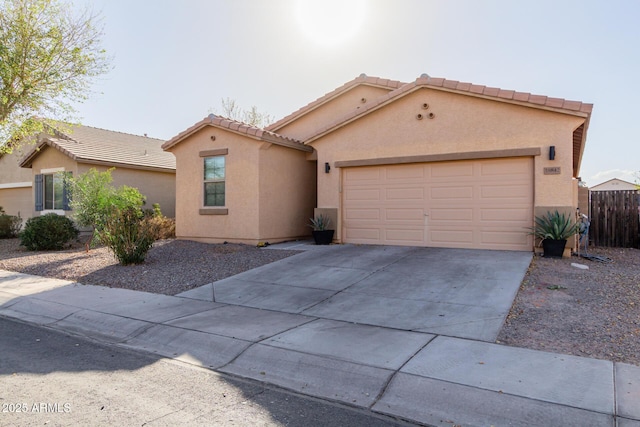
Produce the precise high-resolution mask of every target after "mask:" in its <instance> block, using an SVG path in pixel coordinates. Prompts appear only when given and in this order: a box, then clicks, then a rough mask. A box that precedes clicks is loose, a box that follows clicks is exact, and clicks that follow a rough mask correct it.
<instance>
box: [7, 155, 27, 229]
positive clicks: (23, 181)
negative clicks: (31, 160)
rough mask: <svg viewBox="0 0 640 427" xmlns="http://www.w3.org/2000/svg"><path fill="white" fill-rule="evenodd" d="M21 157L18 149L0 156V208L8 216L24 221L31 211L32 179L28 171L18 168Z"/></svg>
mask: <svg viewBox="0 0 640 427" xmlns="http://www.w3.org/2000/svg"><path fill="white" fill-rule="evenodd" d="M23 155H24V153H23V152H21V151H20V150H19V149H16V150H13V152H12V153H11V154H4V155H2V154H0V206H2V208H3V209H4V211H5V212H6V213H7V214H8V215H20V217H22V218H23V219H26V218H29V217H30V216H31V212H32V211H33V204H32V203H31V193H32V191H33V190H32V187H33V182H32V181H33V177H32V176H31V171H30V170H29V169H24V168H21V167H20V160H21V159H22V157H23Z"/></svg>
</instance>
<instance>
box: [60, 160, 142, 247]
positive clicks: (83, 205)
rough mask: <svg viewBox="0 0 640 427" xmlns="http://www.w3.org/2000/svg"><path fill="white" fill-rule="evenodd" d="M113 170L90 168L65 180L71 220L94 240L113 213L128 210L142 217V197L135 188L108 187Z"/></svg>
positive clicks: (124, 186)
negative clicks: (92, 236) (87, 231)
mask: <svg viewBox="0 0 640 427" xmlns="http://www.w3.org/2000/svg"><path fill="white" fill-rule="evenodd" d="M113 169H114V168H111V169H109V170H107V171H105V172H98V170H96V169H95V168H91V169H89V170H88V171H87V172H85V173H83V174H81V175H78V176H77V177H71V178H67V179H66V185H67V186H68V187H67V188H68V189H69V192H70V195H71V201H70V202H69V207H71V209H72V210H73V218H74V220H75V221H76V223H77V224H78V225H80V226H81V227H91V228H92V231H93V235H94V236H95V235H96V233H97V235H98V237H101V236H100V235H101V233H102V231H103V229H104V226H105V224H106V223H107V220H108V219H109V216H110V214H111V213H112V212H113V210H114V209H115V210H128V209H130V210H134V211H135V212H137V213H138V214H139V215H140V216H142V206H143V205H144V202H145V197H144V196H143V195H142V194H140V191H138V189H137V188H133V187H128V186H126V185H123V186H121V187H118V188H116V187H114V186H113V185H112V184H111V182H112V181H113V178H112V176H111V171H113ZM91 240H92V239H90V240H89V242H91Z"/></svg>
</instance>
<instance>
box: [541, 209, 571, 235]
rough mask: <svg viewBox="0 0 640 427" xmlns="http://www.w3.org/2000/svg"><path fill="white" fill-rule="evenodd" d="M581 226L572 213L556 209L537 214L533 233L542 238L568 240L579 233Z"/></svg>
mask: <svg viewBox="0 0 640 427" xmlns="http://www.w3.org/2000/svg"><path fill="white" fill-rule="evenodd" d="M579 226H580V225H579V224H577V223H574V222H573V221H572V220H571V216H570V215H565V214H561V213H560V212H558V211H557V210H556V211H555V212H547V214H546V215H543V216H537V217H536V219H535V226H534V227H532V228H531V234H533V235H534V236H536V237H538V238H540V239H542V240H547V239H548V240H567V239H568V238H569V237H571V236H573V235H575V234H577V233H578V231H579Z"/></svg>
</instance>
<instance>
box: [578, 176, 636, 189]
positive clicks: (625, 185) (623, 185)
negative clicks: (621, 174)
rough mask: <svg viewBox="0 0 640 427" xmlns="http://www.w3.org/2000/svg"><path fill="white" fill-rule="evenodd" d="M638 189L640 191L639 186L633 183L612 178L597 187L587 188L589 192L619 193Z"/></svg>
mask: <svg viewBox="0 0 640 427" xmlns="http://www.w3.org/2000/svg"><path fill="white" fill-rule="evenodd" d="M638 189H640V186H639V185H637V184H634V183H633V182H629V181H625V180H622V179H619V178H613V179H610V180H607V181H605V182H601V183H600V184H598V185H594V186H593V187H589V191H620V190H631V191H635V190H638Z"/></svg>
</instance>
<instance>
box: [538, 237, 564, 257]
mask: <svg viewBox="0 0 640 427" xmlns="http://www.w3.org/2000/svg"><path fill="white" fill-rule="evenodd" d="M566 245H567V241H566V240H550V239H544V240H543V241H542V249H543V250H544V256H545V258H562V254H563V253H564V247H565V246H566Z"/></svg>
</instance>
